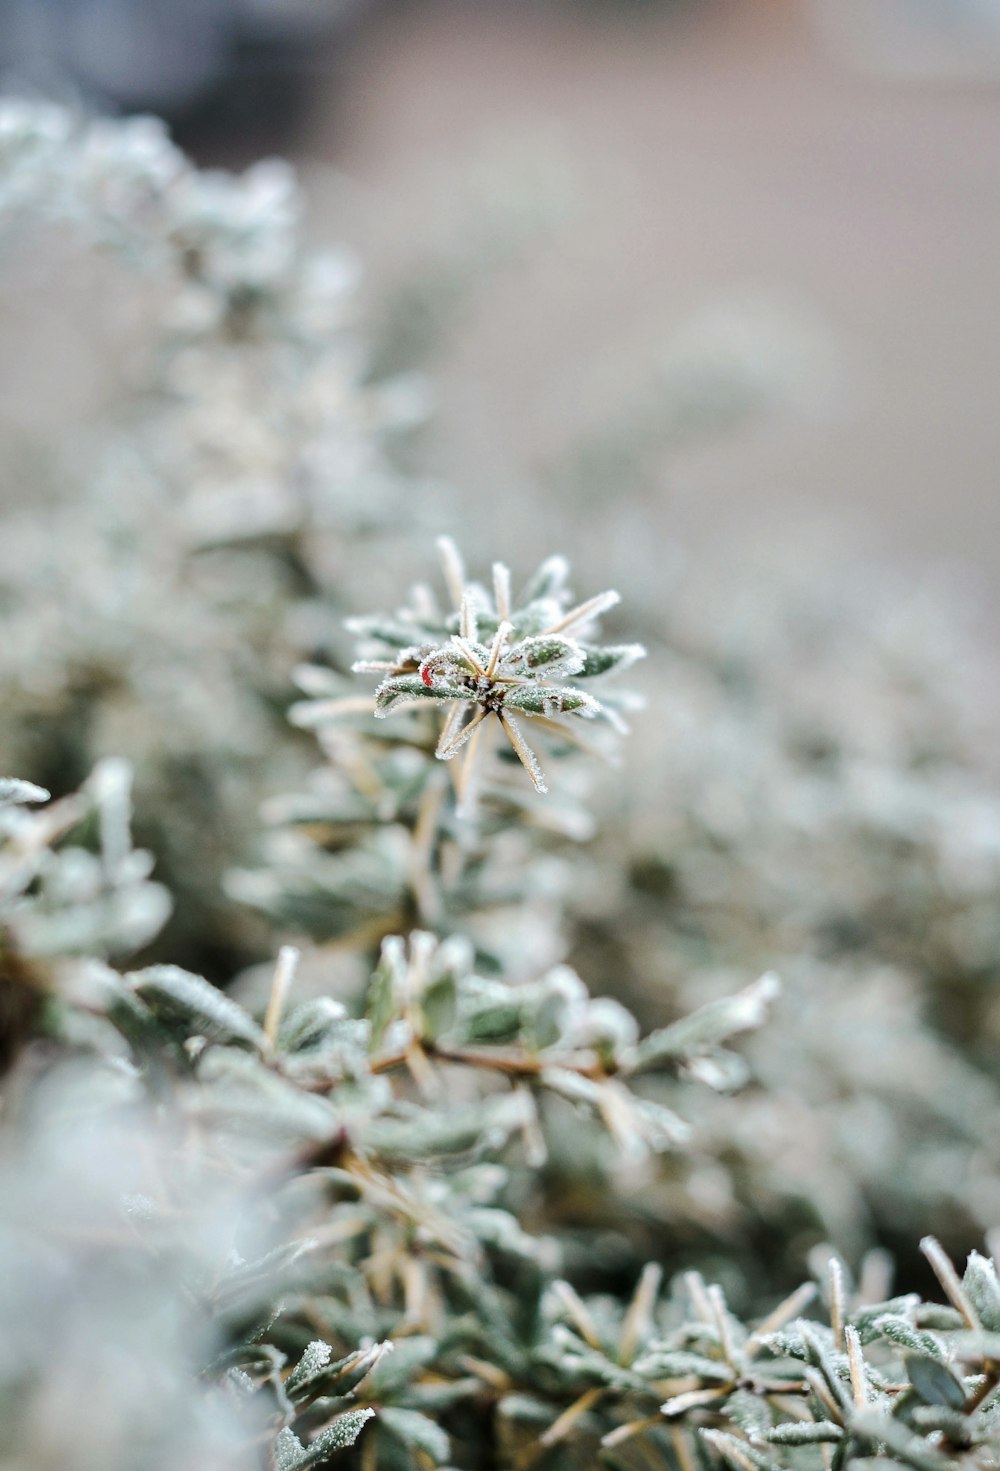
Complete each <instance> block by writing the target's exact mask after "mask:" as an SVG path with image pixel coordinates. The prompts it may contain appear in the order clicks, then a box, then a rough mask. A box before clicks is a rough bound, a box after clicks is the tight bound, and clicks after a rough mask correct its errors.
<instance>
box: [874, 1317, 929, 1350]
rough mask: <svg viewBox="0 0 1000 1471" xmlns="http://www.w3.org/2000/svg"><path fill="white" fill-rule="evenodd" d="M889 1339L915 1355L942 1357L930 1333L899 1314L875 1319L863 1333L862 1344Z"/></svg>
mask: <svg viewBox="0 0 1000 1471" xmlns="http://www.w3.org/2000/svg"><path fill="white" fill-rule="evenodd" d="M878 1337H882V1338H888V1339H889V1340H890V1342H892V1343H898V1344H899V1346H900V1348H908V1349H910V1350H912V1352H914V1353H918V1354H925V1355H928V1356H929V1357H931V1358H940V1357H941V1345H940V1343H939V1342H938V1340H937V1339H936V1338H934V1337H933V1336H932V1335H931V1334H930V1333H922V1332H921V1331H920V1329H919V1328H914V1327H913V1325H912V1323H910V1322H909V1320H908V1319H907V1318H904V1317H902V1316H901V1315H900V1314H899V1313H883V1314H882V1316H881V1317H879V1318H875V1319H874V1320H873V1321H871V1322H870V1323H868V1324H867V1325H866V1326H865V1327H864V1329H862V1331H861V1342H862V1343H868V1342H870V1341H871V1340H872V1339H873V1338H878Z"/></svg>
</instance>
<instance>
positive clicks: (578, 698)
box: [504, 684, 601, 719]
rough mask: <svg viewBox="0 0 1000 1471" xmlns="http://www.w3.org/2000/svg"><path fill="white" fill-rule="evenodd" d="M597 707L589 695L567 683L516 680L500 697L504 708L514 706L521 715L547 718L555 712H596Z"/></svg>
mask: <svg viewBox="0 0 1000 1471" xmlns="http://www.w3.org/2000/svg"><path fill="white" fill-rule="evenodd" d="M600 708H601V707H600V705H599V704H598V703H597V701H596V700H595V699H593V697H592V696H591V695H585V694H584V693H583V691H582V690H575V689H572V688H570V687H569V686H568V685H546V684H516V685H514V686H513V687H512V688H511V689H509V690H508V691H507V694H506V696H505V698H504V709H505V710H517V711H520V712H521V713H522V714H524V715H544V716H546V717H548V718H549V719H551V718H552V717H553V716H556V715H586V716H593V715H596V714H598V713H599V711H600Z"/></svg>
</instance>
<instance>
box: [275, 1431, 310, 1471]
mask: <svg viewBox="0 0 1000 1471" xmlns="http://www.w3.org/2000/svg"><path fill="white" fill-rule="evenodd" d="M271 1454H272V1456H273V1459H274V1471H296V1468H297V1467H298V1466H301V1465H302V1464H303V1462H302V1457H303V1456H304V1455H305V1447H304V1446H303V1444H302V1442H301V1440H299V1438H298V1436H297V1435H296V1434H295V1432H294V1431H293V1430H290V1429H289V1428H288V1426H287V1425H286V1426H284V1427H283V1428H282V1429H281V1430H279V1431H278V1434H277V1436H276V1437H275V1441H274V1446H273V1447H272V1452H271Z"/></svg>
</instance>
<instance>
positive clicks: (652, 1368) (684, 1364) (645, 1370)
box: [632, 1347, 733, 1384]
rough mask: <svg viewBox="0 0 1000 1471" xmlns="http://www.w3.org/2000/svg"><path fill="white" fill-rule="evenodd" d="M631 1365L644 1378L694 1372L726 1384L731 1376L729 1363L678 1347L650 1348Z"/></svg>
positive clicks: (666, 1376)
mask: <svg viewBox="0 0 1000 1471" xmlns="http://www.w3.org/2000/svg"><path fill="white" fill-rule="evenodd" d="M632 1367H633V1369H634V1370H635V1372H636V1373H637V1374H641V1375H643V1377H644V1378H646V1379H680V1378H686V1377H687V1375H689V1374H695V1375H697V1377H698V1378H699V1379H707V1380H709V1382H718V1383H720V1384H728V1383H730V1382H731V1380H732V1377H733V1370H732V1367H731V1365H729V1364H724V1363H721V1362H720V1361H719V1360H718V1359H708V1358H706V1357H705V1356H704V1355H703V1354H696V1353H691V1352H690V1351H689V1350H687V1349H679V1348H655V1347H654V1348H650V1349H649V1350H647V1352H646V1353H644V1354H643V1355H642V1356H641V1357H640V1358H638V1359H636V1360H635V1362H634V1363H633V1365H632Z"/></svg>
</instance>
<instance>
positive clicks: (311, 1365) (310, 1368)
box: [285, 1338, 333, 1399]
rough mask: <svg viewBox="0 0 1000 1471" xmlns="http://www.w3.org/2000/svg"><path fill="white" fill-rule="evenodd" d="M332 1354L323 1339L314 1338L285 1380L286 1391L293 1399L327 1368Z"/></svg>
mask: <svg viewBox="0 0 1000 1471" xmlns="http://www.w3.org/2000/svg"><path fill="white" fill-rule="evenodd" d="M332 1353H333V1350H332V1349H331V1347H330V1345H329V1344H328V1343H324V1341H323V1340H322V1339H321V1338H314V1339H313V1341H312V1342H311V1343H309V1344H307V1345H306V1348H305V1350H304V1352H303V1354H302V1357H301V1358H300V1359H299V1362H298V1363H297V1364H296V1365H295V1368H294V1369H293V1370H292V1372H291V1373H290V1374H289V1376H288V1378H287V1379H286V1380H285V1389H286V1390H287V1391H288V1393H289V1395H291V1397H292V1398H293V1399H294V1398H295V1397H296V1391H297V1390H301V1389H304V1388H305V1387H306V1386H307V1385H308V1384H309V1382H310V1380H312V1379H315V1378H316V1376H317V1375H318V1374H319V1373H321V1372H322V1370H324V1369H325V1368H326V1367H327V1365H328V1364H329V1362H330V1357H331V1355H332Z"/></svg>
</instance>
